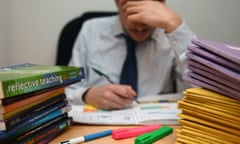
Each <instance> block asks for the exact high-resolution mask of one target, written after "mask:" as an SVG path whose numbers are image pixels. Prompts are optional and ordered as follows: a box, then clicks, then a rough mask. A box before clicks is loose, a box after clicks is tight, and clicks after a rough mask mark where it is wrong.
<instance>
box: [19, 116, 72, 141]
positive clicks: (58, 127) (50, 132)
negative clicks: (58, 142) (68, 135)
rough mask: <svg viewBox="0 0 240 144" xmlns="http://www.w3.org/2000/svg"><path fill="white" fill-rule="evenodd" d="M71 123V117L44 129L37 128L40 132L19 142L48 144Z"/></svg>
mask: <svg viewBox="0 0 240 144" xmlns="http://www.w3.org/2000/svg"><path fill="white" fill-rule="evenodd" d="M71 123H72V119H71V117H68V118H64V119H62V120H60V121H58V122H56V123H53V124H51V125H50V126H48V127H46V126H43V127H41V126H40V127H39V129H40V128H41V129H40V130H38V131H37V132H35V133H34V134H32V135H31V136H28V137H27V138H26V139H25V140H22V141H20V143H23V144H29V143H34V144H39V143H49V142H50V141H51V140H52V139H53V138H55V137H56V136H57V135H59V134H60V133H61V132H63V131H64V130H65V129H66V128H67V127H69V126H70V125H71Z"/></svg>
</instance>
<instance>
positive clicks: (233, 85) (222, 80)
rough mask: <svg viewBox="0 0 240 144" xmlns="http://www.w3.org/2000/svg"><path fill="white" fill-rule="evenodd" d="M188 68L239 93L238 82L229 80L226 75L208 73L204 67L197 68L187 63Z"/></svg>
mask: <svg viewBox="0 0 240 144" xmlns="http://www.w3.org/2000/svg"><path fill="white" fill-rule="evenodd" d="M188 68H189V69H190V70H191V71H192V72H193V73H196V74H198V75H199V76H202V77H206V78H207V79H210V80H212V81H215V82H216V83H218V84H220V85H222V86H224V87H226V88H228V87H229V89H234V90H235V91H238V92H239V94H240V83H234V82H232V81H229V80H228V79H227V78H226V77H223V76H220V75H217V74H214V73H209V72H207V71H205V70H204V69H201V68H197V67H195V66H193V65H188Z"/></svg>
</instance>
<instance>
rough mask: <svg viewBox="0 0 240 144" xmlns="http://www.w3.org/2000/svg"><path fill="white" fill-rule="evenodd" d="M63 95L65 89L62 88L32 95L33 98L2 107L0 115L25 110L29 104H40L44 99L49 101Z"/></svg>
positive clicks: (0, 107) (0, 106)
mask: <svg viewBox="0 0 240 144" xmlns="http://www.w3.org/2000/svg"><path fill="white" fill-rule="evenodd" d="M61 93H64V87H60V88H56V89H53V90H51V91H46V92H43V93H39V94H37V95H32V96H29V97H28V98H25V99H22V100H18V101H15V102H14V103H12V104H9V105H5V106H3V105H0V113H8V112H11V111H14V110H16V109H20V108H23V107H25V106H27V105H29V104H33V103H38V102H39V101H42V100H44V99H49V98H50V97H52V96H54V95H58V94H61Z"/></svg>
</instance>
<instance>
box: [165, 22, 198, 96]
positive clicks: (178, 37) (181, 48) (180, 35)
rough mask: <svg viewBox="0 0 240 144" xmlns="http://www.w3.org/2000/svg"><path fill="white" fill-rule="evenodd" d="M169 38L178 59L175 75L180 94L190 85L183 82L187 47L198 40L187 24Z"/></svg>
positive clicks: (170, 34)
mask: <svg viewBox="0 0 240 144" xmlns="http://www.w3.org/2000/svg"><path fill="white" fill-rule="evenodd" d="M167 36H168V38H169V41H170V44H171V47H172V50H173V53H174V55H175V58H176V59H175V73H176V77H177V80H176V81H177V91H178V92H179V91H182V90H184V89H185V88H187V87H189V85H188V84H186V83H185V82H183V80H182V76H183V75H184V74H185V73H186V72H187V59H186V51H187V46H188V45H189V44H190V43H191V40H192V39H193V38H196V35H195V34H194V33H193V32H192V31H191V30H190V29H189V28H188V26H187V25H186V23H185V22H183V23H182V24H181V25H180V26H179V27H178V28H177V29H176V30H175V31H173V32H172V33H168V34H167Z"/></svg>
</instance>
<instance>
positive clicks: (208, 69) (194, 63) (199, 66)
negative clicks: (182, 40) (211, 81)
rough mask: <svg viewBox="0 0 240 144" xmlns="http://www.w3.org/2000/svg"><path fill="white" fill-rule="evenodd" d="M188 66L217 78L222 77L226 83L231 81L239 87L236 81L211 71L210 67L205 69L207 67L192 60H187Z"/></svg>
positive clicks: (213, 70) (239, 83)
mask: <svg viewBox="0 0 240 144" xmlns="http://www.w3.org/2000/svg"><path fill="white" fill-rule="evenodd" d="M188 66H194V67H196V68H199V69H202V70H205V71H206V72H208V73H211V74H214V75H216V76H219V77H223V78H224V79H226V80H228V81H231V82H233V83H235V84H238V85H240V82H238V81H237V80H236V79H233V78H232V77H229V76H228V75H225V74H223V73H220V72H218V71H216V70H215V69H212V68H211V67H207V66H205V65H203V64H201V63H199V62H197V61H193V60H190V59H188Z"/></svg>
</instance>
